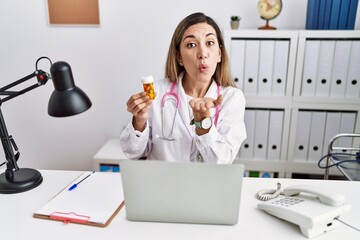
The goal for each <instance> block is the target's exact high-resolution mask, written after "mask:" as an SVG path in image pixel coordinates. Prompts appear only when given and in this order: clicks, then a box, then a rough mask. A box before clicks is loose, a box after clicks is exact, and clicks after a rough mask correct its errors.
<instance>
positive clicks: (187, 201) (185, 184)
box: [120, 160, 244, 225]
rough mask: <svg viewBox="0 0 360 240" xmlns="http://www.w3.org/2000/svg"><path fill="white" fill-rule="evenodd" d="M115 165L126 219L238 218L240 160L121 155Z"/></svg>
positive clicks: (194, 220) (198, 220) (185, 220)
mask: <svg viewBox="0 0 360 240" xmlns="http://www.w3.org/2000/svg"><path fill="white" fill-rule="evenodd" d="M120 168H121V176H122V183H123V190H124V196H125V208H126V216H127V219H128V220H133V221H156V222H178V223H203V224H230V225H233V224H236V223H237V222H238V216H239V206H240V194H241V186H242V178H243V175H244V166H243V165H242V164H232V165H219V164H206V163H174V162H165V161H150V160H146V161H141V160H139V161H136V160H123V161H121V162H120Z"/></svg>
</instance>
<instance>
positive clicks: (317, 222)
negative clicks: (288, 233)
mask: <svg viewBox="0 0 360 240" xmlns="http://www.w3.org/2000/svg"><path fill="white" fill-rule="evenodd" d="M257 198H258V199H259V200H262V201H264V202H262V203H259V204H258V205H257V207H258V208H259V209H261V210H264V211H265V212H267V213H269V214H272V215H274V216H276V217H278V218H281V219H284V220H286V221H289V222H291V223H294V224H297V225H299V227H300V230H301V232H302V234H303V235H305V236H306V237H307V238H312V237H315V236H318V235H320V234H321V233H324V232H327V231H329V230H331V229H334V228H336V227H337V225H338V224H339V222H337V221H334V220H335V219H336V218H338V217H339V216H340V215H341V214H343V213H344V212H347V211H349V210H350V209H351V205H350V204H346V203H345V197H344V196H343V195H341V194H337V193H334V192H332V191H331V190H328V189H326V188H325V189H324V188H323V187H315V186H307V185H306V186H305V185H297V186H289V187H286V188H284V189H283V190H281V185H280V184H278V188H277V189H276V190H262V191H259V192H258V194H257Z"/></svg>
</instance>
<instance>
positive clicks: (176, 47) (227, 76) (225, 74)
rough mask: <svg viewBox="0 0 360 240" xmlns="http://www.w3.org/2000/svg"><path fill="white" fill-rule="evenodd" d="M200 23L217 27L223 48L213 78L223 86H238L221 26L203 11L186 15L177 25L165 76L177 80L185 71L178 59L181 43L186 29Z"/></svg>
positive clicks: (218, 38)
mask: <svg viewBox="0 0 360 240" xmlns="http://www.w3.org/2000/svg"><path fill="white" fill-rule="evenodd" d="M198 23H207V24H209V25H210V26H212V27H213V28H214V29H215V32H216V36H217V40H218V42H219V47H220V50H221V61H220V63H218V65H217V67H216V70H215V73H214V75H213V78H214V79H215V81H216V82H217V84H219V85H220V86H222V87H227V86H232V87H236V85H235V82H234V81H233V79H232V77H231V73H230V63H229V58H228V55H227V52H226V49H225V45H224V39H223V36H222V34H221V31H220V28H219V26H218V25H217V24H216V22H215V21H214V20H213V19H212V18H211V17H209V16H206V15H205V14H203V13H200V12H197V13H193V14H191V15H189V16H187V17H185V18H184V19H183V20H182V21H181V22H180V23H179V24H178V26H177V27H176V29H175V31H174V34H173V36H172V39H171V42H170V46H169V52H168V56H167V60H166V66H165V77H166V78H169V79H170V81H172V82H175V81H177V78H178V76H179V74H180V72H182V71H185V68H184V66H180V65H179V64H178V61H177V56H178V54H179V53H180V43H181V40H182V38H183V36H184V33H185V31H186V30H187V29H188V28H189V27H190V26H192V25H195V24H198Z"/></svg>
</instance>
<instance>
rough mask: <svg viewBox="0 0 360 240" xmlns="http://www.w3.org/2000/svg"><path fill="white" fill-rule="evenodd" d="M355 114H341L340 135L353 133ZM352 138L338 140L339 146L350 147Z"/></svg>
mask: <svg viewBox="0 0 360 240" xmlns="http://www.w3.org/2000/svg"><path fill="white" fill-rule="evenodd" d="M355 120H356V112H343V113H341V123H340V133H354V129H355ZM351 144H352V138H340V139H339V146H347V147H350V146H351Z"/></svg>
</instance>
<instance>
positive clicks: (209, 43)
mask: <svg viewBox="0 0 360 240" xmlns="http://www.w3.org/2000/svg"><path fill="white" fill-rule="evenodd" d="M214 44H215V42H214V41H208V42H207V45H208V46H212V45H214Z"/></svg>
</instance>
